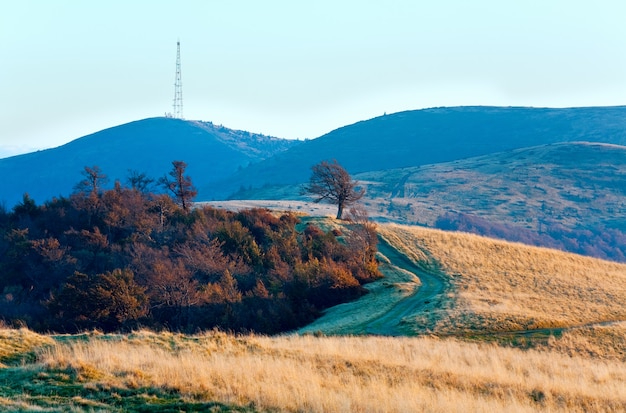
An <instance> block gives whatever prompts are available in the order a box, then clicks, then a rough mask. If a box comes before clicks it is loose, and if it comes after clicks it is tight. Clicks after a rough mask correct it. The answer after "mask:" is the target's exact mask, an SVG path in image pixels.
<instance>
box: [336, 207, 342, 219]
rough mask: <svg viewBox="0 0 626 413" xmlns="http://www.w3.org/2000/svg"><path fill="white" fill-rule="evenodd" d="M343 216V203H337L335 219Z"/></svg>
mask: <svg viewBox="0 0 626 413" xmlns="http://www.w3.org/2000/svg"><path fill="white" fill-rule="evenodd" d="M342 217H343V203H339V204H337V219H342Z"/></svg>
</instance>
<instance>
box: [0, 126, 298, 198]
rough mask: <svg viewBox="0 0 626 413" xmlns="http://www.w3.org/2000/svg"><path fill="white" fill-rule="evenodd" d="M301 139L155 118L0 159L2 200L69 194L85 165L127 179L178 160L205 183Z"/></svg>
mask: <svg viewBox="0 0 626 413" xmlns="http://www.w3.org/2000/svg"><path fill="white" fill-rule="evenodd" d="M298 144H300V142H299V141H290V140H285V139H278V138H273V137H268V136H264V135H258V134H253V133H249V132H244V131H236V130H232V129H228V128H225V127H222V126H218V125H214V124H212V123H210V122H198V121H187V120H181V119H172V118H150V119H144V120H140V121H136V122H131V123H128V124H124V125H120V126H117V127H113V128H110V129H105V130H103V131H100V132H97V133H94V134H92V135H88V136H85V137H83V138H79V139H76V140H74V141H72V142H70V143H68V144H66V145H63V146H60V147H58V148H54V149H48V150H44V151H38V152H33V153H29V154H25V155H20V156H14V157H10V158H5V159H0V176H2V186H1V187H0V202H4V203H5V204H6V206H8V207H11V206H13V205H14V204H15V203H16V202H18V201H20V200H21V199H22V194H23V193H25V192H28V193H29V195H30V196H31V197H32V198H33V199H35V201H36V202H44V201H45V200H48V199H50V198H52V197H54V196H59V195H64V196H67V195H69V194H70V193H71V192H72V190H73V187H74V185H75V184H76V183H77V182H78V181H80V180H81V179H82V176H81V175H80V173H81V171H82V170H83V168H84V167H85V166H93V165H98V166H99V167H100V168H101V169H102V171H103V172H104V173H105V174H106V175H107V176H108V177H109V179H110V184H111V185H112V184H113V182H114V180H115V179H119V180H120V181H122V182H124V181H125V180H126V178H127V177H128V170H129V169H131V170H136V171H138V172H140V173H146V174H147V175H148V176H149V177H153V178H159V177H161V176H163V175H164V174H166V173H167V172H168V171H169V170H170V169H171V167H172V165H171V162H172V161H173V160H183V161H185V162H186V163H187V164H188V169H187V172H188V173H189V175H190V176H191V177H192V179H193V181H194V183H195V184H196V186H197V187H198V188H199V190H200V194H199V195H200V196H204V197H205V198H209V199H210V198H211V195H210V194H203V193H202V187H204V186H206V185H207V184H208V183H210V182H212V181H216V180H220V179H223V178H225V177H226V176H228V175H230V174H232V173H234V172H235V171H236V170H237V169H238V168H243V167H246V166H248V164H250V163H254V162H259V161H261V160H263V159H265V158H268V157H270V156H272V155H275V154H276V153H279V152H281V151H284V150H286V149H288V148H291V147H294V146H297V145H298Z"/></svg>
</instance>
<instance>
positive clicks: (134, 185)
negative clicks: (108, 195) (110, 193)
mask: <svg viewBox="0 0 626 413" xmlns="http://www.w3.org/2000/svg"><path fill="white" fill-rule="evenodd" d="M126 181H127V182H128V184H129V185H130V187H131V189H133V190H135V191H139V192H141V193H144V194H145V193H148V192H149V189H150V185H152V183H153V182H154V179H152V178H148V176H147V175H146V174H145V173H139V171H137V170H135V169H129V170H128V177H127V178H126Z"/></svg>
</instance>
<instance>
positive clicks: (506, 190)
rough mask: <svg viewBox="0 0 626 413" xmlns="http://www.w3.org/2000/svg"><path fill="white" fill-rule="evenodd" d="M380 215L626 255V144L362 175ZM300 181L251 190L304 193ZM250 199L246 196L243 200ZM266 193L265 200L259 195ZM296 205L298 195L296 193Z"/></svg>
mask: <svg viewBox="0 0 626 413" xmlns="http://www.w3.org/2000/svg"><path fill="white" fill-rule="evenodd" d="M354 179H355V180H357V181H359V182H360V184H361V186H363V187H364V188H365V189H366V194H365V197H364V199H363V200H362V203H363V205H364V206H365V207H366V208H367V210H368V213H369V215H370V217H372V218H373V219H375V220H378V221H381V222H388V221H391V222H396V223H402V224H420V225H427V226H431V227H438V228H442V229H449V230H462V231H466V232H473V233H478V234H481V235H487V236H491V237H496V238H501V239H507V240H510V241H519V242H524V243H526V244H531V245H538V246H546V247H551V248H558V249H562V250H566V251H570V252H576V253H579V254H584V255H589V256H594V257H598V258H606V259H612V260H616V261H620V262H626V146H620V145H612V144H603V143H593V142H568V143H556V144H549V145H541V146H535V147H529V148H522V149H515V150H511V151H504V152H498V153H495V154H489V155H484V156H479V157H473V158H468V159H463V160H458V161H453V162H445V163H440V164H433V165H423V166H415V167H409V168H398V169H388V170H382V171H372V172H364V173H360V174H355V175H354ZM299 191H300V186H299V185H286V186H282V187H267V188H261V189H257V190H250V191H246V193H245V195H246V196H247V197H248V198H249V199H256V200H262V199H266V200H272V201H271V202H268V205H271V204H272V203H275V201H274V200H276V199H284V200H300V201H306V200H308V198H307V197H305V196H302V195H301V194H300V192H299ZM241 202H243V201H241ZM258 202H260V201H258ZM293 204H294V205H295V202H293Z"/></svg>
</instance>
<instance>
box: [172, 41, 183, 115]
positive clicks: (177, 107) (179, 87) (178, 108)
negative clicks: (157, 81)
mask: <svg viewBox="0 0 626 413" xmlns="http://www.w3.org/2000/svg"><path fill="white" fill-rule="evenodd" d="M172 116H173V117H175V118H178V119H182V118H183V80H182V77H181V74H180V40H179V41H177V42H176V82H174V105H173V111H172Z"/></svg>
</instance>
